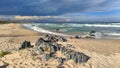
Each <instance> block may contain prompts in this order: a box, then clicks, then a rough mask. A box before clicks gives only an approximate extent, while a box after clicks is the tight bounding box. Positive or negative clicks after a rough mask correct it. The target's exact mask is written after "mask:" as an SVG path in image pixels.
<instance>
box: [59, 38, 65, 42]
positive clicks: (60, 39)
mask: <svg viewBox="0 0 120 68" xmlns="http://www.w3.org/2000/svg"><path fill="white" fill-rule="evenodd" d="M58 41H60V42H67V39H66V38H64V37H59V38H58Z"/></svg>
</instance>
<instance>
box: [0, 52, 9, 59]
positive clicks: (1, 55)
mask: <svg viewBox="0 0 120 68" xmlns="http://www.w3.org/2000/svg"><path fill="white" fill-rule="evenodd" d="M7 54H11V52H9V51H1V52H0V58H2V57H4V56H5V55H7Z"/></svg>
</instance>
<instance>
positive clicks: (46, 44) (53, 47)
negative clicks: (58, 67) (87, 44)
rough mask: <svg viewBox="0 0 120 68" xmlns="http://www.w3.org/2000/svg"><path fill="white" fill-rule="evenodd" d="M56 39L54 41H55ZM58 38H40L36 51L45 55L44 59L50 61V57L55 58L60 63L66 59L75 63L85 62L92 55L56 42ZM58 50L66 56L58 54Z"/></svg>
mask: <svg viewBox="0 0 120 68" xmlns="http://www.w3.org/2000/svg"><path fill="white" fill-rule="evenodd" d="M53 41H54V42H53ZM55 41H58V40H56V38H54V37H53V36H52V37H48V36H47V40H46V39H43V38H40V39H38V41H37V42H36V44H35V52H36V53H37V54H39V55H43V57H42V59H43V60H46V61H48V60H49V59H50V58H54V59H56V60H57V61H58V63H59V64H63V63H64V62H65V61H68V60H73V61H74V62H75V63H85V62H87V61H88V60H89V59H90V57H89V56H87V55H85V54H83V53H80V52H77V51H74V50H72V49H69V48H67V47H65V46H63V45H61V44H58V43H56V42H55ZM57 51H59V52H61V53H62V54H63V55H64V56H65V57H66V58H62V57H59V56H56V55H55V54H56V53H57Z"/></svg>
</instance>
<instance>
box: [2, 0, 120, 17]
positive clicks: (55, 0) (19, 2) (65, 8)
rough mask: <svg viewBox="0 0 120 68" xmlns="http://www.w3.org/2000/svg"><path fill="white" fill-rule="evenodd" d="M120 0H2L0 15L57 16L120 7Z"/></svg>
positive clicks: (110, 9)
mask: <svg viewBox="0 0 120 68" xmlns="http://www.w3.org/2000/svg"><path fill="white" fill-rule="evenodd" d="M119 3H120V0H0V15H23V16H33V15H34V16H57V15H64V14H70V13H84V12H104V11H112V10H116V9H120V4H119Z"/></svg>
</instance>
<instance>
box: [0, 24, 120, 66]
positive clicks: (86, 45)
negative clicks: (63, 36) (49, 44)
mask: <svg viewBox="0 0 120 68" xmlns="http://www.w3.org/2000/svg"><path fill="white" fill-rule="evenodd" d="M0 32H1V33H0V36H1V37H0V51H2V50H3V51H5V50H9V49H14V48H19V47H20V46H21V44H22V42H23V41H25V40H27V41H30V42H31V44H32V45H35V43H36V41H37V40H38V39H39V38H41V37H43V36H45V35H46V34H42V33H40V32H37V31H34V30H30V29H26V28H24V27H23V26H22V25H21V24H13V23H12V24H4V25H0ZM3 36H5V37H3ZM8 36H9V37H8ZM58 43H59V44H62V45H64V46H67V45H72V46H73V47H74V48H73V49H74V50H75V51H78V52H82V53H85V54H86V55H88V56H90V57H91V59H90V60H89V61H88V62H87V63H85V65H81V64H77V65H75V64H73V63H72V62H68V63H66V65H65V68H68V67H69V66H70V68H73V67H76V66H78V68H79V67H80V68H81V67H82V68H90V64H91V65H92V68H104V67H105V68H110V67H113V68H119V67H120V65H119V64H120V59H119V57H120V49H119V48H120V40H118V39H76V38H67V42H58ZM32 50H33V49H32V48H30V49H24V50H20V51H16V50H15V51H12V54H9V55H6V56H4V57H3V58H0V67H1V66H2V64H1V63H2V61H4V62H6V63H9V66H8V68H13V67H14V66H15V67H16V68H20V67H21V66H23V67H22V68H24V67H26V68H34V67H35V68H39V67H41V66H43V67H44V65H45V64H46V63H48V62H40V59H34V60H33V55H32V54H31V53H32ZM49 62H51V64H52V65H51V66H50V67H51V68H56V67H55V66H56V61H55V60H53V59H52V60H50V61H49ZM32 64H33V66H32ZM68 65H69V66H68Z"/></svg>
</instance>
